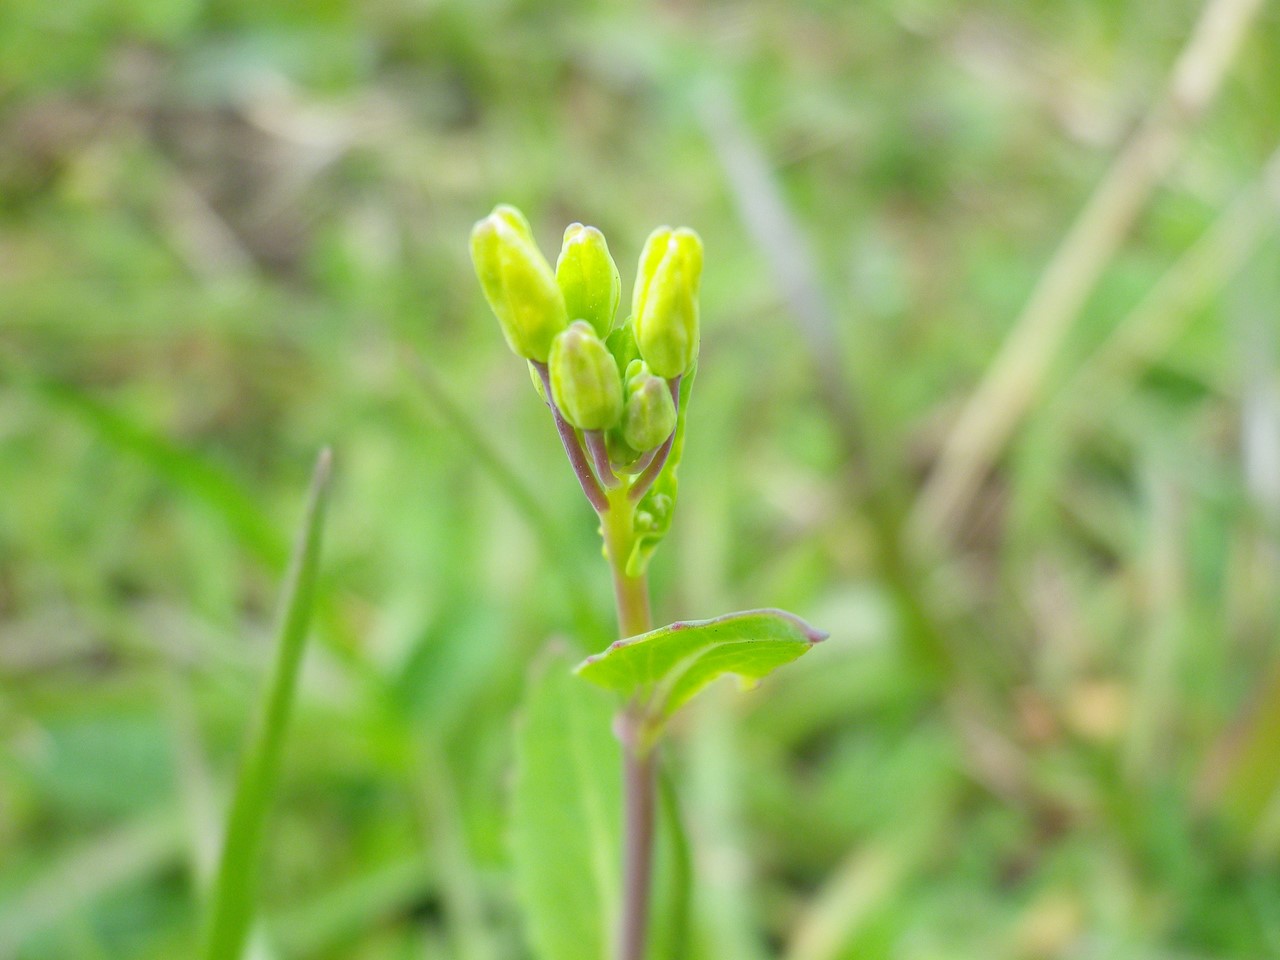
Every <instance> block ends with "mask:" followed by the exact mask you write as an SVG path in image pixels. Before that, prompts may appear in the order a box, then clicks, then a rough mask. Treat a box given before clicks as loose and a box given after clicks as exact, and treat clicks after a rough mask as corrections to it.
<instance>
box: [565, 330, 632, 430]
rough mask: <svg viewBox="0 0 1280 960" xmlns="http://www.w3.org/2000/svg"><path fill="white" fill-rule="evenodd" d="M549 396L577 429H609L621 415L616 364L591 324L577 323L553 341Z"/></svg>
mask: <svg viewBox="0 0 1280 960" xmlns="http://www.w3.org/2000/svg"><path fill="white" fill-rule="evenodd" d="M547 367H548V369H549V371H550V373H551V396H552V397H553V398H554V399H555V402H556V406H557V407H559V408H560V413H561V414H562V415H563V416H564V418H565V419H566V420H568V421H569V422H570V423H571V424H573V425H574V426H575V427H577V428H578V429H579V430H608V429H609V428H610V427H612V426H615V425H616V424H617V422H618V420H619V418H620V417H621V416H622V378H621V377H619V376H618V365H617V364H616V363H614V360H613V356H612V354H610V353H609V349H608V348H607V347H606V346H605V345H604V341H603V340H601V339H600V338H599V337H598V336H596V332H595V330H594V329H592V327H591V324H589V323H587V322H586V321H585V320H578V321H576V322H574V323H572V324H570V325H569V328H568V329H567V330H565V331H564V332H563V333H561V334H560V335H559V336H558V337H556V338H555V341H554V342H552V344H551V357H550V359H549V360H548V361H547Z"/></svg>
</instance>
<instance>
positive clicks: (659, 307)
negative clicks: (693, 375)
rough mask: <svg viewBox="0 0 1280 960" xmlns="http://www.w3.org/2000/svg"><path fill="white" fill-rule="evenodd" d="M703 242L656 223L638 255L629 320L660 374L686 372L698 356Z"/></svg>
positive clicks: (686, 232) (689, 233) (685, 230)
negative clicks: (638, 261)
mask: <svg viewBox="0 0 1280 960" xmlns="http://www.w3.org/2000/svg"><path fill="white" fill-rule="evenodd" d="M701 277H702V241H701V240H700V239H699V238H698V235H697V234H696V233H694V232H693V231H692V230H689V229H688V228H686V227H681V228H680V229H678V230H671V229H670V228H668V227H659V228H658V229H657V230H655V231H654V232H653V233H652V234H651V235H650V236H649V239H648V241H647V242H646V243H645V247H644V252H643V253H641V255H640V268H639V273H638V275H637V276H636V286H635V293H634V295H633V297H632V317H633V320H632V322H633V323H634V324H635V336H636V343H637V345H638V346H639V347H640V355H641V356H642V357H644V359H645V361H646V362H647V363H648V364H649V367H650V368H651V369H652V370H653V372H654V373H655V374H657V375H658V376H659V377H663V378H666V379H671V378H672V377H678V376H681V375H682V374H684V373H685V372H687V371H688V369H689V367H691V366H692V365H693V361H694V360H695V359H696V358H697V356H698V284H699V281H700V279H701Z"/></svg>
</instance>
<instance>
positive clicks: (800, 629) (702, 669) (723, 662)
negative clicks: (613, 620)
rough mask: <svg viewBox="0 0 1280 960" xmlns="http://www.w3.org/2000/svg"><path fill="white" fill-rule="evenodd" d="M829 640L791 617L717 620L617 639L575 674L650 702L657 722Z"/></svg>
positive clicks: (743, 615)
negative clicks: (724, 681)
mask: <svg viewBox="0 0 1280 960" xmlns="http://www.w3.org/2000/svg"><path fill="white" fill-rule="evenodd" d="M826 638H827V634H826V633H825V632H823V631H821V630H817V629H815V628H814V627H811V626H810V625H809V624H807V623H805V622H804V621H803V620H801V619H800V618H799V617H797V616H795V615H794V614H791V613H787V612H786V611H785V610H745V611H742V612H740V613H729V614H725V615H724V616H722V617H716V618H715V619H713V620H685V621H679V622H676V623H672V624H670V625H668V626H665V627H659V628H658V629H657V630H651V631H650V632H648V633H642V634H640V635H639V636H638V637H630V638H628V639H626V640H618V641H616V642H615V643H613V644H611V645H610V646H609V648H608V649H606V650H605V651H604V652H603V653H598V654H595V655H594V656H590V657H587V659H586V660H584V661H583V662H582V663H581V664H579V665H578V668H577V673H578V674H579V675H580V676H582V677H584V678H586V679H587V680H590V681H591V682H592V683H594V684H597V685H598V686H601V687H604V688H605V689H607V690H614V691H617V692H618V693H621V694H623V695H624V696H626V697H628V698H639V699H641V700H643V701H645V703H646V707H647V712H648V714H649V715H650V716H651V717H654V718H657V719H659V720H662V719H665V718H666V717H669V716H671V714H673V713H675V711H676V710H678V709H679V708H680V707H681V706H682V705H684V704H685V703H686V702H687V701H688V700H689V699H690V698H691V697H692V696H694V695H695V694H696V693H697V692H698V691H699V690H701V689H702V688H703V687H705V686H706V685H707V684H709V683H710V682H711V681H712V680H715V679H716V678H718V677H721V676H724V675H725V674H733V675H735V676H737V677H739V678H741V679H742V680H743V681H745V682H748V683H750V682H753V681H758V680H761V679H763V678H764V677H766V676H768V675H769V674H770V673H772V672H773V671H774V670H776V669H777V668H778V667H780V666H782V665H783V664H787V663H790V662H791V661H792V660H795V659H796V658H797V657H800V656H801V655H803V654H804V653H805V652H806V651H808V649H809V648H810V647H811V646H813V645H814V644H815V643H818V642H819V641H821V640H825V639H826Z"/></svg>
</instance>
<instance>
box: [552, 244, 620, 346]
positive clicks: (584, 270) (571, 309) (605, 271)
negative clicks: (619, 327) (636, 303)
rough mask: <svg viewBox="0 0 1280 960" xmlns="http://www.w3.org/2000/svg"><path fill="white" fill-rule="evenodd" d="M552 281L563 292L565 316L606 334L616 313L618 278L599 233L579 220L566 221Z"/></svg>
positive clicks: (615, 265) (618, 295)
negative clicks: (562, 241) (554, 281)
mask: <svg viewBox="0 0 1280 960" xmlns="http://www.w3.org/2000/svg"><path fill="white" fill-rule="evenodd" d="M556 283H558V284H560V292H561V293H563V294H564V304H565V308H566V309H567V310H568V313H569V319H570V320H585V321H587V323H589V324H591V326H592V327H594V328H595V331H596V333H597V334H599V335H600V336H601V337H607V336H608V335H609V331H610V330H612V329H613V318H614V317H615V316H616V315H617V313H618V300H619V298H620V297H621V296H622V281H621V280H619V279H618V267H617V264H615V263H614V262H613V257H611V256H609V245H608V244H607V243H605V239H604V234H603V233H601V232H600V231H599V230H597V229H596V228H595V227H584V226H583V225H582V224H580V223H571V224H569V226H568V227H567V228H566V229H565V231H564V246H563V247H561V248H560V258H559V259H558V260H556Z"/></svg>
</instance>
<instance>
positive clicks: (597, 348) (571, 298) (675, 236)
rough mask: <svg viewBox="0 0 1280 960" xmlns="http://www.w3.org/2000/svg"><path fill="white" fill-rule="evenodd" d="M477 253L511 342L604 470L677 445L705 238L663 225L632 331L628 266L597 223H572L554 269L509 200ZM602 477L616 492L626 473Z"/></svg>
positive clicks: (477, 235) (639, 462)
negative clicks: (625, 279) (622, 314)
mask: <svg viewBox="0 0 1280 960" xmlns="http://www.w3.org/2000/svg"><path fill="white" fill-rule="evenodd" d="M471 256H472V260H473V261H474V263H475V268H476V274H477V276H478V277H479V279H480V285H481V287H482V288H483V290H484V294H485V298H486V299H487V300H488V302H489V306H490V307H491V308H492V309H493V312H494V314H495V315H496V316H497V318H498V323H499V325H500V326H501V328H502V333H503V336H504V337H505V338H506V341H507V344H508V346H510V348H511V350H512V351H513V352H514V353H515V354H516V355H517V356H520V357H523V358H525V359H526V360H528V361H529V363H530V369H531V373H532V374H533V381H534V385H535V386H536V387H537V388H538V392H539V394H541V395H543V399H544V400H548V402H549V403H550V404H551V405H552V407H553V410H554V411H555V412H556V413H557V415H558V416H559V417H562V418H563V420H564V421H565V422H567V424H568V425H569V427H571V428H573V431H581V438H580V439H582V440H584V441H585V442H586V444H587V447H588V449H590V450H592V452H593V455H594V462H595V471H596V473H600V472H602V471H604V472H609V473H611V472H612V470H614V469H616V470H619V471H620V472H623V473H628V472H636V473H639V472H640V471H642V470H645V468H646V467H648V466H649V464H650V462H651V461H652V460H653V459H654V454H655V452H661V451H663V450H665V449H666V448H669V447H670V440H671V438H672V435H673V433H674V431H675V429H676V420H677V396H678V390H677V388H678V385H679V382H680V379H681V378H682V377H684V376H685V375H687V374H688V373H690V371H691V370H692V368H693V366H694V364H695V362H696V360H697V356H698V336H699V331H698V286H699V281H700V279H701V275H702V241H701V240H700V239H699V238H698V235H697V234H696V233H694V232H693V231H692V230H689V229H688V228H684V227H681V228H679V229H674V230H673V229H671V228H670V227H660V228H658V229H657V230H655V231H654V232H653V233H652V234H651V235H650V236H649V239H648V241H647V242H646V243H645V245H644V250H643V252H642V253H641V255H640V263H639V268H638V270H637V275H636V280H635V287H634V291H633V293H632V299H631V315H630V316H629V317H627V318H626V319H625V321H624V322H623V323H622V324H621V325H618V324H617V313H618V304H619V301H620V299H621V289H622V285H621V281H620V278H619V274H618V267H617V265H616V264H615V263H614V260H613V257H612V256H611V255H610V253H609V247H608V244H607V243H606V242H605V238H604V234H602V233H601V232H600V231H599V230H597V229H596V228H595V227H588V226H583V225H582V224H580V223H574V224H570V226H569V227H568V228H567V229H566V230H565V233H564V242H563V245H562V247H561V250H560V256H559V257H558V258H557V260H556V265H555V269H554V271H553V270H552V268H551V266H550V264H549V263H548V262H547V260H546V258H545V257H543V255H542V253H541V251H540V250H539V249H538V246H537V244H536V242H535V241H534V239H533V234H532V231H531V230H530V228H529V223H528V221H527V220H525V218H524V216H523V215H522V214H521V213H520V211H518V210H517V209H515V208H514V207H511V206H506V205H500V206H498V207H496V208H495V209H494V211H493V212H492V213H491V214H490V215H489V216H488V217H486V218H485V219H483V220H481V221H480V222H479V223H477V224H476V225H475V227H474V229H473V230H472V233H471ZM544 383H546V384H549V386H550V397H549V398H548V397H547V396H546V390H545V389H544V387H543V384H544ZM573 431H571V433H572V432H573ZM563 436H564V434H563V432H562V437H563ZM567 442H568V441H566V443H567ZM606 451H607V452H606ZM570 457H571V459H575V458H574V456H573V452H572V451H571V452H570ZM575 466H576V461H575ZM659 466H660V464H659ZM580 479H581V478H580ZM599 480H600V482H601V483H603V484H604V485H605V486H607V487H611V486H613V485H614V481H615V478H614V477H613V476H612V475H610V476H608V477H605V476H601V477H600V478H599ZM584 488H585V483H584Z"/></svg>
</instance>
